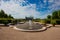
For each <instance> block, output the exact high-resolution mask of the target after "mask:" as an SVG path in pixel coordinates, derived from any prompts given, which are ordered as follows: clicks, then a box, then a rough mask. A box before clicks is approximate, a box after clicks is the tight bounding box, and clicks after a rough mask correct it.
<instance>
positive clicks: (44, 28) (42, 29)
mask: <svg viewBox="0 0 60 40" xmlns="http://www.w3.org/2000/svg"><path fill="white" fill-rule="evenodd" d="M13 29H15V30H20V31H26V32H33V31H44V30H46V29H47V27H42V28H41V29H37V30H27V29H20V28H17V27H16V26H14V27H13Z"/></svg>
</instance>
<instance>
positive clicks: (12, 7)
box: [0, 0, 40, 18]
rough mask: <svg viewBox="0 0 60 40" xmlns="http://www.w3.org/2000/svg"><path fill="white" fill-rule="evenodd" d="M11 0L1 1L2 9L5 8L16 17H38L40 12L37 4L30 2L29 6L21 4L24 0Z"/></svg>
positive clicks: (0, 7)
mask: <svg viewBox="0 0 60 40" xmlns="http://www.w3.org/2000/svg"><path fill="white" fill-rule="evenodd" d="M16 1H17V0H10V1H9V2H3V1H1V6H0V9H3V10H4V11H5V12H6V13H7V14H11V15H12V16H14V17H15V18H24V17H25V16H34V17H38V16H39V15H40V13H39V12H38V11H36V10H35V8H36V4H30V5H27V6H24V7H23V6H20V5H21V3H20V4H19V2H23V0H18V1H17V3H16Z"/></svg>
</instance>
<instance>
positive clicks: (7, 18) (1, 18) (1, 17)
mask: <svg viewBox="0 0 60 40" xmlns="http://www.w3.org/2000/svg"><path fill="white" fill-rule="evenodd" d="M12 19H13V17H12V16H11V15H7V14H6V13H5V12H4V11H3V10H1V11H0V23H3V24H5V25H7V24H8V23H10V22H11V20H12Z"/></svg>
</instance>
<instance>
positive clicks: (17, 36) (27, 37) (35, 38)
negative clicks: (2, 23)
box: [0, 27, 60, 40]
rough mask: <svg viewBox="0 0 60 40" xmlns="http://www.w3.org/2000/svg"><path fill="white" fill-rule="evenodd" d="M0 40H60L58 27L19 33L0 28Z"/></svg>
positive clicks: (59, 28)
mask: <svg viewBox="0 0 60 40" xmlns="http://www.w3.org/2000/svg"><path fill="white" fill-rule="evenodd" d="M0 40H60V27H51V28H48V29H47V30H46V31H43V32H21V31H17V30H14V29H13V28H9V27H1V28H0Z"/></svg>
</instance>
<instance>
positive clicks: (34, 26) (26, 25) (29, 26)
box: [14, 17, 46, 31]
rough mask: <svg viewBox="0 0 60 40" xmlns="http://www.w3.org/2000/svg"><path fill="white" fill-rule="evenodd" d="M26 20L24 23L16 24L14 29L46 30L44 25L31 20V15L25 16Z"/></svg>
mask: <svg viewBox="0 0 60 40" xmlns="http://www.w3.org/2000/svg"><path fill="white" fill-rule="evenodd" d="M26 20H27V21H26V22H25V23H24V24H17V25H16V26H15V27H14V29H17V30H20V31H42V30H46V27H44V26H43V25H41V24H39V23H35V22H32V20H33V17H26Z"/></svg>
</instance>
